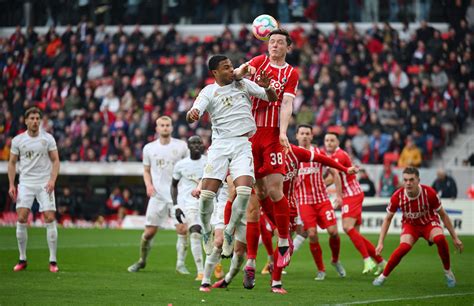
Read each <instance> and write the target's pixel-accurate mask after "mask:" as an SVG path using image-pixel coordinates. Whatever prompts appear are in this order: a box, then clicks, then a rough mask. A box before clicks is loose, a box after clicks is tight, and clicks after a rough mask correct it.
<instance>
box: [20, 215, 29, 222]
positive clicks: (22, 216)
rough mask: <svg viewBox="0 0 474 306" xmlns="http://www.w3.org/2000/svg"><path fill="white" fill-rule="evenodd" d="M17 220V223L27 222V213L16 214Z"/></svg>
mask: <svg viewBox="0 0 474 306" xmlns="http://www.w3.org/2000/svg"><path fill="white" fill-rule="evenodd" d="M17 221H18V222H19V223H27V222H28V215H18V217H17Z"/></svg>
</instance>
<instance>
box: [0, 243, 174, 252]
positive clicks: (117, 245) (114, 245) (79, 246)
mask: <svg viewBox="0 0 474 306" xmlns="http://www.w3.org/2000/svg"><path fill="white" fill-rule="evenodd" d="M163 245H167V246H168V245H169V246H170V245H174V244H172V243H158V244H157V243H155V244H154V246H163ZM139 246H140V242H139V241H137V243H111V244H103V243H101V244H76V245H61V244H59V245H58V248H59V249H92V248H121V247H139ZM47 248H48V246H47V245H46V242H45V245H44V246H40V245H34V246H28V247H27V249H28V250H42V249H47ZM12 250H18V247H17V246H5V247H0V251H12Z"/></svg>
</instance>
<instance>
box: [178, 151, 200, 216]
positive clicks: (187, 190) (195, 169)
mask: <svg viewBox="0 0 474 306" xmlns="http://www.w3.org/2000/svg"><path fill="white" fill-rule="evenodd" d="M206 162H207V157H206V156H205V155H202V156H201V158H200V159H198V160H192V159H191V158H190V157H187V158H185V159H182V160H180V161H179V162H177V163H176V165H175V166H174V170H173V179H175V180H177V181H179V183H178V203H177V204H179V205H181V206H182V207H183V208H198V206H199V200H198V199H196V198H195V197H193V196H192V195H191V192H192V191H193V190H194V189H195V188H196V187H197V185H198V184H199V181H200V180H201V178H202V174H203V172H204V166H205V165H206Z"/></svg>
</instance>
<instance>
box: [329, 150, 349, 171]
mask: <svg viewBox="0 0 474 306" xmlns="http://www.w3.org/2000/svg"><path fill="white" fill-rule="evenodd" d="M333 159H334V160H335V161H337V162H338V163H340V164H341V165H343V166H344V167H351V166H352V162H351V159H350V157H349V155H347V154H346V153H345V152H343V151H341V150H339V151H338V152H336V154H334V156H333Z"/></svg>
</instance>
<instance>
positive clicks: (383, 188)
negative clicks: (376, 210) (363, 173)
mask: <svg viewBox="0 0 474 306" xmlns="http://www.w3.org/2000/svg"><path fill="white" fill-rule="evenodd" d="M398 187H399V181H398V176H397V175H396V174H395V173H393V170H392V164H391V163H384V165H383V172H382V174H381V175H380V179H379V195H380V196H381V197H382V198H389V197H391V196H392V194H393V193H394V192H395V190H397V189H398Z"/></svg>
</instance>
